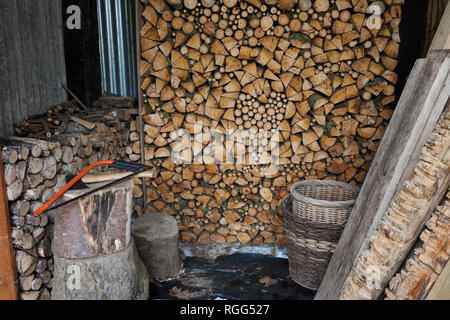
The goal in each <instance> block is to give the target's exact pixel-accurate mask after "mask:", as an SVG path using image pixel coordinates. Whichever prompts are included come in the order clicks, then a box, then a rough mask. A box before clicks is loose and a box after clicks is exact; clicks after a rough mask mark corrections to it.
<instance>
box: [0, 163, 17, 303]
mask: <svg viewBox="0 0 450 320" xmlns="http://www.w3.org/2000/svg"><path fill="white" fill-rule="evenodd" d="M9 219H10V217H9V209H8V198H7V196H6V185H5V180H4V176H3V162H2V161H0V300H17V299H18V295H17V292H18V282H17V269H16V263H15V259H14V249H13V247H12V239H11V224H10V220H9Z"/></svg>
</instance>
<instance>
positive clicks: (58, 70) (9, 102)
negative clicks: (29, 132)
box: [0, 0, 67, 135]
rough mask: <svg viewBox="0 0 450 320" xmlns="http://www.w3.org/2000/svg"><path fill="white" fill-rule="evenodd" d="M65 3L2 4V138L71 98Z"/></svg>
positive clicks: (16, 0)
mask: <svg viewBox="0 0 450 320" xmlns="http://www.w3.org/2000/svg"><path fill="white" fill-rule="evenodd" d="M62 23H63V22H62V10H61V1H55V0H39V1H37V0H1V1H0V135H10V134H12V133H13V131H12V129H13V122H16V121H19V120H21V119H23V117H24V116H25V115H31V114H37V113H42V112H43V111H44V110H45V109H46V107H48V106H51V105H55V104H58V103H61V102H63V101H65V100H67V95H66V93H65V92H64V90H63V89H62V88H61V82H65V79H66V67H65V61H64V45H63V25H62Z"/></svg>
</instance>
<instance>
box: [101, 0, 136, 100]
mask: <svg viewBox="0 0 450 320" xmlns="http://www.w3.org/2000/svg"><path fill="white" fill-rule="evenodd" d="M97 3H98V23H99V43H100V62H101V67H102V88H103V91H108V92H111V93H115V94H120V95H123V96H134V97H136V96H137V90H138V89H137V69H136V33H135V24H136V22H135V21H136V18H135V1H131V0H98V2H97Z"/></svg>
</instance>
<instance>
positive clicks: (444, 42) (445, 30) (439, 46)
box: [428, 3, 450, 54]
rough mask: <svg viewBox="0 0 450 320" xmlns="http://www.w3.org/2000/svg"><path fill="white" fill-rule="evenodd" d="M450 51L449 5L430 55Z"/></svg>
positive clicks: (432, 44)
mask: <svg viewBox="0 0 450 320" xmlns="http://www.w3.org/2000/svg"><path fill="white" fill-rule="evenodd" d="M446 49H450V5H449V4H448V3H447V7H446V8H445V11H444V15H443V16H442V18H441V22H440V24H439V28H438V29H437V31H436V34H435V36H434V39H433V42H432V43H431V46H430V49H429V50H428V54H430V52H431V51H436V50H446Z"/></svg>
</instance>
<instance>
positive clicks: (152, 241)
mask: <svg viewBox="0 0 450 320" xmlns="http://www.w3.org/2000/svg"><path fill="white" fill-rule="evenodd" d="M131 233H132V234H133V237H134V239H135V241H136V246H137V248H138V251H139V255H140V257H141V259H142V261H143V262H144V264H145V266H146V267H147V271H148V274H149V276H150V278H152V279H157V280H167V279H170V278H174V277H177V276H178V274H179V273H180V267H181V261H180V255H179V248H178V239H179V235H178V225H177V221H176V220H175V219H174V218H172V217H171V216H169V215H167V214H163V213H151V214H147V215H144V216H142V217H140V218H138V219H137V220H136V221H134V222H133V224H132V226H131Z"/></svg>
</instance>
